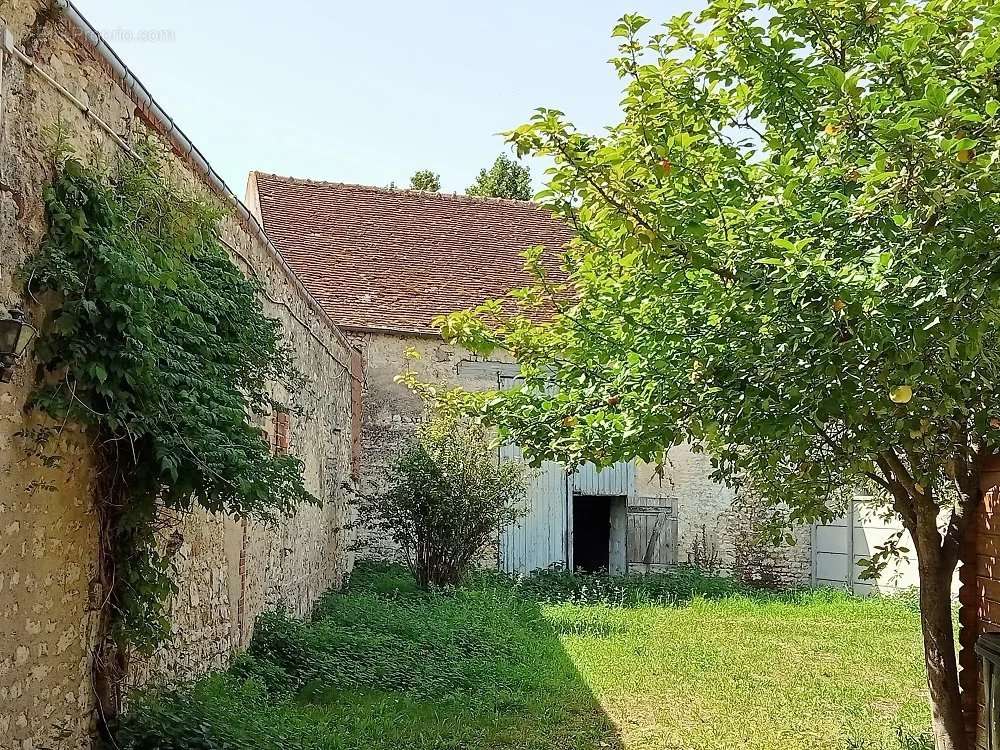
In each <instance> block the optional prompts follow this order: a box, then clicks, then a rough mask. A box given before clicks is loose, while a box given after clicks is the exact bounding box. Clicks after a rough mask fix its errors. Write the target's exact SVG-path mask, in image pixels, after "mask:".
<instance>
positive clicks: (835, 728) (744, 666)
mask: <svg viewBox="0 0 1000 750" xmlns="http://www.w3.org/2000/svg"><path fill="white" fill-rule="evenodd" d="M928 721H929V719H928V709H927V707H926V693H925V687H924V680H923V671H922V667H921V649H920V632H919V620H918V616H917V614H916V613H915V612H914V611H913V610H912V608H910V607H908V606H907V605H906V603H905V602H903V601H899V600H889V599H855V598H852V597H849V596H847V595H845V594H840V593H834V592H830V591H818V592H805V593H799V594H786V595H781V596H779V595H746V594H744V593H742V592H739V591H738V590H737V587H736V586H735V585H734V584H732V583H729V582H727V581H722V580H719V579H709V578H704V577H701V576H698V575H697V574H694V573H689V572H687V573H684V572H682V573H679V574H677V575H671V576H654V577H650V578H648V579H642V580H634V579H629V580H628V581H624V582H623V581H616V580H614V579H606V578H603V579H602V578H579V577H573V576H569V575H566V574H558V573H551V574H543V575H541V576H539V577H535V578H532V579H529V580H528V581H526V582H524V583H522V584H519V585H515V584H513V583H511V582H509V581H506V580H505V579H503V578H500V577H498V576H490V575H482V576H479V577H478V578H477V579H476V580H475V581H473V582H472V583H471V584H470V585H469V586H468V587H467V588H464V589H462V590H461V591H459V592H456V593H453V594H425V593H422V592H419V591H417V590H416V588H415V587H414V584H413V581H412V579H410V578H409V576H408V575H406V574H405V573H404V572H402V571H400V570H399V569H396V568H390V567H386V566H374V565H362V566H359V568H358V569H357V571H356V572H355V574H354V577H353V579H352V581H351V584H350V586H349V587H348V589H347V590H346V591H344V592H340V593H331V594H328V595H327V596H326V597H325V598H324V599H323V600H322V602H321V603H320V604H319V606H318V607H317V609H316V613H315V616H314V618H313V621H312V622H308V623H303V622H298V621H295V620H292V619H290V618H287V617H284V616H281V615H269V616H266V617H264V618H262V619H261V620H260V621H259V622H258V625H257V630H256V632H255V636H254V642H253V645H252V647H251V650H250V653H249V654H247V655H245V656H243V657H241V658H240V659H238V660H237V662H236V663H235V664H234V666H233V668H232V669H231V670H230V671H229V672H227V673H225V674H219V675H213V676H210V677H208V678H205V679H203V680H202V681H200V682H199V683H197V684H196V685H194V686H187V687H184V688H181V689H178V690H176V691H168V692H161V693H159V694H156V695H150V696H147V697H146V698H145V699H143V700H142V701H140V702H138V703H137V704H136V706H135V708H133V710H132V712H131V713H130V714H129V716H128V718H127V720H126V722H125V724H124V726H123V728H122V730H121V731H120V732H119V737H118V741H119V744H121V745H122V746H123V747H124V748H154V747H156V748H177V749H178V750H180V748H184V749H185V750H191V749H194V750H199V749H200V750H210V749H211V750H215V749H218V750H222V748H227V749H233V750H235V749H238V748H251V747H253V748H283V749H284V748H330V749H331V750H332V749H334V748H338V749H339V748H344V749H345V750H346V749H347V748H352V749H353V748H357V749H358V750H361V749H362V748H364V749H368V748H373V749H377V748H392V749H393V750H410V749H411V748H412V749H414V750H430V749H431V748H456V749H457V748H463V749H467V750H480V749H485V748H511V749H513V748H518V749H523V750H527V749H528V748H539V749H540V748H566V749H567V750H568V749H569V748H574V749H580V750H582V749H584V748H594V749H598V748H611V749H615V748H620V749H626V748H627V749H628V750H653V749H654V748H655V749H656V750H682V749H683V750H688V749H690V750H708V748H746V749H747V750H778V749H779V748H780V749H785V748H817V749H819V748H823V749H826V748H837V749H838V750H861V749H862V748H864V749H866V750H897V749H899V748H902V749H904V750H915V749H916V748H924V747H929V745H927V744H926V742H925V740H924V739H923V736H924V735H925V733H926V727H927V725H928Z"/></svg>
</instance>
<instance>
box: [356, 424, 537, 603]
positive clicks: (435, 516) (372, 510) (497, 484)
mask: <svg viewBox="0 0 1000 750" xmlns="http://www.w3.org/2000/svg"><path fill="white" fill-rule="evenodd" d="M489 444H490V441H489V439H488V435H487V434H486V431H485V429H484V428H482V427H480V426H478V425H472V424H469V423H466V422H461V421H458V420H455V419H451V418H446V417H443V416H438V417H436V418H435V419H433V420H432V421H431V422H429V423H428V424H427V425H426V426H425V427H424V429H423V430H421V432H420V434H419V435H418V436H417V438H416V439H415V440H414V441H413V443H412V444H411V445H410V446H409V447H408V448H407V449H406V451H404V453H403V454H402V456H400V458H399V459H398V460H397V461H396V462H395V463H394V464H393V466H392V469H391V470H390V473H389V476H388V477H387V480H388V481H387V485H388V489H387V490H386V491H385V492H382V493H381V494H378V495H375V496H372V497H361V498H360V499H359V501H358V505H359V510H360V513H361V517H362V518H363V519H365V521H366V523H368V524H369V525H370V526H372V527H374V529H375V530H376V531H379V532H382V533H384V534H386V535H387V536H388V537H389V538H391V539H392V540H393V541H394V542H395V543H396V544H398V545H399V546H400V548H401V549H402V550H403V553H404V555H405V557H406V562H407V565H408V566H409V568H410V570H411V572H412V573H413V577H414V578H416V580H417V583H418V584H419V585H420V586H421V587H422V588H424V589H428V588H432V587H444V586H454V585H456V584H458V582H459V581H460V580H461V578H462V576H463V575H464V574H465V573H466V572H467V571H468V570H469V568H470V567H471V566H472V564H473V563H474V562H475V561H476V559H477V558H478V557H479V556H480V555H481V554H482V553H483V550H484V549H485V548H486V546H487V545H488V544H489V543H490V542H491V541H493V540H494V539H495V538H496V536H497V534H498V532H499V531H500V529H501V528H503V527H505V526H506V525H508V524H510V523H512V522H513V521H515V520H516V519H517V518H518V517H519V516H520V515H521V514H522V513H523V506H524V497H525V477H524V469H523V467H522V466H521V465H520V464H518V463H515V462H513V461H499V460H498V455H497V452H496V451H495V450H491V449H490V448H489Z"/></svg>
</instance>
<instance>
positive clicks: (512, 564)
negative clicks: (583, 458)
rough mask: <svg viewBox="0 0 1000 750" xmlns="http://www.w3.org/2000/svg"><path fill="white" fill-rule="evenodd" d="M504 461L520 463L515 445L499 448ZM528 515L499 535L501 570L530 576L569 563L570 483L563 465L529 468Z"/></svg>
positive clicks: (546, 463) (518, 452) (547, 463)
mask: <svg viewBox="0 0 1000 750" xmlns="http://www.w3.org/2000/svg"><path fill="white" fill-rule="evenodd" d="M500 457H501V459H513V460H516V461H520V460H521V450H520V448H518V447H517V446H516V445H505V446H503V447H502V448H501V449H500ZM529 471H531V475H530V478H529V481H528V492H527V497H526V498H525V511H526V512H525V514H524V515H523V516H521V518H520V519H519V520H517V521H516V522H515V523H514V524H512V525H511V526H508V527H507V528H506V529H504V530H503V531H502V532H501V533H500V560H499V563H500V570H503V571H505V572H507V573H530V572H531V571H533V570H540V569H542V568H547V567H549V566H552V565H559V566H565V565H566V564H567V563H568V561H569V557H568V552H567V541H568V537H569V492H568V487H569V484H568V482H567V481H566V471H565V470H564V469H563V467H562V465H560V464H557V463H554V462H552V461H545V462H544V463H543V464H542V466H541V468H539V469H529Z"/></svg>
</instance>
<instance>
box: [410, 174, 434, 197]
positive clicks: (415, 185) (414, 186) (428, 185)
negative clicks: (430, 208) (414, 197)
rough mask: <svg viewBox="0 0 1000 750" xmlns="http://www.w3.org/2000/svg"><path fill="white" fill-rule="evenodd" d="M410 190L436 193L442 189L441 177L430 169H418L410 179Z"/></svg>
mask: <svg viewBox="0 0 1000 750" xmlns="http://www.w3.org/2000/svg"><path fill="white" fill-rule="evenodd" d="M410 189H411V190H425V191H427V192H430V193H436V192H438V191H439V190H440V189H441V175H439V174H437V173H436V172H432V171H431V170H429V169H418V170H417V171H416V172H414V173H413V177H411V178H410Z"/></svg>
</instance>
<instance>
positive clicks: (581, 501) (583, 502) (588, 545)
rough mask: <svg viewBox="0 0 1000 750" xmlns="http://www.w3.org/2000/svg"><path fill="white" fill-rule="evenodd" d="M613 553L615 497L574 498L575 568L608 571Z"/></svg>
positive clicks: (592, 571)
mask: <svg viewBox="0 0 1000 750" xmlns="http://www.w3.org/2000/svg"><path fill="white" fill-rule="evenodd" d="M610 550H611V498H607V497H595V496H593V495H574V497H573V569H574V570H576V571H580V572H587V573H596V572H597V571H605V572H606V571H607V570H608V563H609V561H610Z"/></svg>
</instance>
